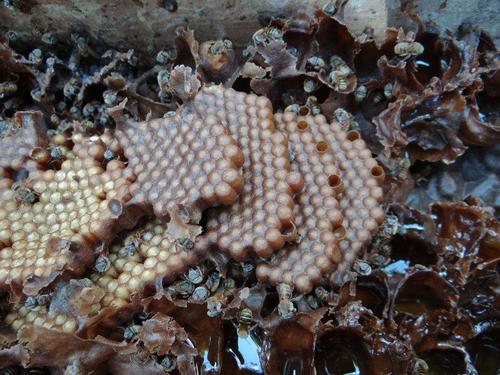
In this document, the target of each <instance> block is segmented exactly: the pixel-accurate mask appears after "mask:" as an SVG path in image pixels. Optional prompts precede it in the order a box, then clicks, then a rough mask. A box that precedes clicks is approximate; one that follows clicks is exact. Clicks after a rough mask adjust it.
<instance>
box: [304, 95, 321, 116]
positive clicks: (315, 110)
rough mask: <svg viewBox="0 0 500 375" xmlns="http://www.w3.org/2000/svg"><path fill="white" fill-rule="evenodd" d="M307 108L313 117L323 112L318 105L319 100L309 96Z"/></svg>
mask: <svg viewBox="0 0 500 375" xmlns="http://www.w3.org/2000/svg"><path fill="white" fill-rule="evenodd" d="M306 107H307V108H309V109H310V110H311V114H312V115H319V113H320V112H321V107H320V105H319V103H318V98H316V97H315V96H309V97H307V100H306Z"/></svg>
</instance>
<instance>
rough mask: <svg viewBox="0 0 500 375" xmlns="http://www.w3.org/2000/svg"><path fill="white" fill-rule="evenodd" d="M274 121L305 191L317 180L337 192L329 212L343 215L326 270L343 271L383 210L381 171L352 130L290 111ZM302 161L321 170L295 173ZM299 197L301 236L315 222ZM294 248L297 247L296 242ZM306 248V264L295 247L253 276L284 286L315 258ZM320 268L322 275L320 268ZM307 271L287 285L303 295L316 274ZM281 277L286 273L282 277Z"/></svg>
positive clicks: (375, 226) (310, 205)
mask: <svg viewBox="0 0 500 375" xmlns="http://www.w3.org/2000/svg"><path fill="white" fill-rule="evenodd" d="M276 123H277V126H278V129H280V130H281V131H282V132H283V133H284V134H286V135H287V137H288V139H289V142H290V144H291V146H292V148H293V149H296V150H298V153H296V155H295V159H296V162H297V163H296V165H297V168H299V169H300V170H301V172H302V173H305V180H306V181H305V184H306V191H307V190H308V189H312V188H311V187H309V186H308V185H309V184H311V183H313V184H314V183H318V182H321V184H323V185H325V184H326V185H328V186H330V187H331V188H332V189H333V190H337V191H338V195H337V200H338V202H339V206H338V208H337V207H336V210H335V211H331V212H335V217H336V215H337V210H338V209H340V212H341V216H342V217H343V220H342V222H341V223H342V226H341V227H339V228H338V230H337V231H336V232H337V233H336V236H337V237H339V248H340V252H335V254H332V255H335V256H334V257H333V258H330V259H331V260H334V263H336V265H335V266H336V267H333V268H332V270H333V269H335V270H336V271H344V270H346V269H348V268H349V267H350V266H351V265H352V262H353V261H354V259H355V258H356V256H357V255H358V254H359V251H360V250H361V248H362V247H363V246H364V245H366V243H367V242H368V241H369V240H370V239H371V238H372V236H373V234H374V233H375V232H376V231H377V230H378V227H379V226H380V224H381V223H382V222H383V220H384V216H385V215H384V210H383V209H382V207H381V201H382V198H383V191H382V188H381V187H380V185H381V183H382V181H383V179H384V171H383V169H382V168H381V167H380V166H379V165H378V164H377V162H376V161H375V159H373V158H372V156H371V152H370V150H369V149H368V148H367V146H366V144H365V142H364V141H363V140H362V139H360V135H359V133H357V132H354V131H351V132H348V133H346V132H345V131H343V130H342V129H341V127H340V125H339V124H338V123H332V124H328V122H327V121H326V119H325V117H324V116H322V115H318V116H314V117H313V116H306V117H301V116H298V117H297V116H296V115H295V114H293V113H285V114H283V115H281V114H278V115H276ZM306 143H307V146H306ZM313 144H314V146H313ZM306 157H308V158H309V159H320V160H321V163H323V165H324V167H323V168H321V167H317V168H312V169H311V168H309V167H308V168H305V169H301V165H303V163H304V162H303V158H306ZM328 164H329V165H328ZM303 197H307V195H300V196H299V203H298V205H299V208H298V212H299V213H300V215H301V216H300V215H298V216H299V217H300V219H299V220H298V222H300V223H303V224H304V225H301V224H297V230H298V232H299V233H301V230H305V231H306V232H307V229H306V228H307V227H308V226H307V223H308V222H312V221H314V220H317V219H316V218H315V215H317V214H316V213H315V211H314V209H315V207H314V205H313V204H314V202H313V201H307V200H306V199H304V198H303ZM319 212H320V213H321V215H322V216H325V215H327V213H326V212H325V211H324V210H323V211H319ZM295 246H297V247H300V246H301V244H300V243H299V244H298V245H295ZM306 247H307V246H305V247H304V252H303V253H302V254H304V257H305V259H306V261H304V259H301V260H300V259H299V260H297V261H295V259H298V257H299V254H301V252H300V251H298V250H297V249H295V250H292V251H290V252H288V253H285V252H282V253H280V254H278V255H277V257H276V258H275V259H273V260H272V262H271V264H270V265H266V264H261V265H259V267H258V269H257V277H258V278H259V279H261V280H269V281H271V282H272V283H279V282H285V283H289V282H290V281H289V280H290V277H289V276H288V275H289V274H290V271H291V272H292V275H295V274H297V273H300V272H304V270H308V268H307V264H311V261H309V260H308V259H309V258H311V257H314V256H315V255H314V248H313V246H310V247H309V249H308V250H307V249H306ZM319 263H320V264H321V263H323V262H319ZM304 264H305V265H304ZM312 269H313V270H314V268H312ZM324 270H325V271H326V267H325V268H324ZM287 271H288V273H286V272H287ZM312 273H313V274H314V275H313V276H314V277H309V279H307V275H304V277H303V278H301V280H304V282H303V283H302V282H301V283H299V284H297V279H293V281H292V283H293V284H295V285H296V286H297V288H298V289H299V290H300V291H301V292H305V291H309V290H310V288H311V287H312V285H313V284H314V283H315V282H316V281H317V280H319V279H318V277H317V273H316V272H315V271H312ZM284 275H287V276H286V279H285V276H284ZM306 279H307V280H306ZM307 281H309V282H307Z"/></svg>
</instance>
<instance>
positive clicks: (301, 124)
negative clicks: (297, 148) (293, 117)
mask: <svg viewBox="0 0 500 375" xmlns="http://www.w3.org/2000/svg"><path fill="white" fill-rule="evenodd" d="M297 128H298V129H299V131H301V132H303V131H306V130H307V128H309V124H308V123H307V122H306V121H299V123H298V124H297Z"/></svg>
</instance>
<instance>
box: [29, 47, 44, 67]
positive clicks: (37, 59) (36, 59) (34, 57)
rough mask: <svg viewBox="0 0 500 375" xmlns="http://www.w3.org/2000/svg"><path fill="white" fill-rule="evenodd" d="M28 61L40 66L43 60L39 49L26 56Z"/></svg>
mask: <svg viewBox="0 0 500 375" xmlns="http://www.w3.org/2000/svg"><path fill="white" fill-rule="evenodd" d="M28 60H29V61H30V62H32V63H33V64H40V63H41V62H42V60H43V52H42V50H41V49H39V48H35V49H34V50H33V51H31V52H30V54H29V55H28Z"/></svg>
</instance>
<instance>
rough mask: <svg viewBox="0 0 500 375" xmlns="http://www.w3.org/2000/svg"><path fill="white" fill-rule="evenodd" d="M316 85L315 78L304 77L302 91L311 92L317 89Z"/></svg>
mask: <svg viewBox="0 0 500 375" xmlns="http://www.w3.org/2000/svg"><path fill="white" fill-rule="evenodd" d="M317 87H318V85H317V83H316V81H315V80H313V79H309V78H306V79H305V80H304V91H305V92H306V93H308V94H309V93H311V92H313V91H315V90H316V89H317Z"/></svg>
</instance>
